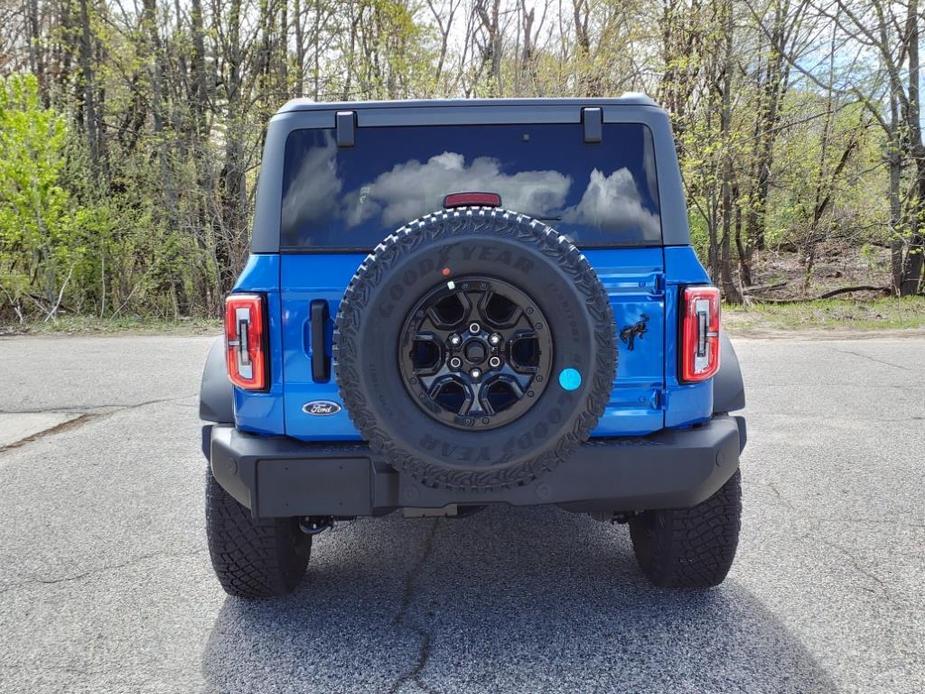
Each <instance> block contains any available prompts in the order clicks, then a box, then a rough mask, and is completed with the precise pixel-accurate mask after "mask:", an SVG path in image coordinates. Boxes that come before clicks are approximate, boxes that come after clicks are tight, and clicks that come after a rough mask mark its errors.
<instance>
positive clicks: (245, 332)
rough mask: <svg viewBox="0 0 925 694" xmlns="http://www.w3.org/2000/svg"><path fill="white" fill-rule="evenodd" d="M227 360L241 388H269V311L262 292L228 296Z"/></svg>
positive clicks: (230, 374)
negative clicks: (267, 337)
mask: <svg viewBox="0 0 925 694" xmlns="http://www.w3.org/2000/svg"><path fill="white" fill-rule="evenodd" d="M225 363H226V364H227V367H228V378H230V379H231V382H232V383H234V384H235V385H236V386H238V387H239V388H245V389H246V390H266V388H267V380H268V379H267V353H266V310H265V305H264V298H263V297H262V296H260V295H258V294H232V295H231V296H229V297H228V298H227V299H225Z"/></svg>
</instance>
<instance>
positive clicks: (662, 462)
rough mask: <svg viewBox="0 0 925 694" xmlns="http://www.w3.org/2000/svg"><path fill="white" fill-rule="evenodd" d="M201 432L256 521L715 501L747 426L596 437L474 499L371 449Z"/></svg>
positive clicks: (717, 421) (218, 468)
mask: <svg viewBox="0 0 925 694" xmlns="http://www.w3.org/2000/svg"><path fill="white" fill-rule="evenodd" d="M203 435H204V437H203V438H204V440H203V443H204V444H205V442H206V436H209V438H210V441H211V446H210V448H211V456H210V459H211V463H212V472H213V474H214V475H215V478H216V479H217V480H218V482H219V484H221V485H222V487H224V488H225V489H226V490H227V491H228V492H229V493H230V494H231V495H232V496H233V497H234V498H235V499H237V500H238V501H239V502H241V503H242V504H244V505H245V506H247V507H248V508H250V509H251V511H252V512H253V514H254V515H255V516H258V517H279V516H325V515H331V516H370V515H379V514H382V513H388V512H389V511H392V510H394V509H397V508H403V507H408V508H442V507H444V506H447V505H449V504H459V505H481V504H489V503H507V504H512V505H515V506H529V505H533V504H558V505H560V506H563V507H565V508H568V509H570V510H576V511H607V512H609V511H614V512H626V511H642V510H646V509H658V508H684V507H690V506H694V505H696V504H698V503H700V502H701V501H703V500H705V499H706V498H708V497H709V496H711V495H712V494H713V493H714V492H716V490H718V489H719V488H720V487H721V486H722V485H723V484H724V483H725V482H726V480H728V479H729V478H730V477H731V476H732V474H733V473H734V472H735V471H736V469H737V468H738V466H739V453H740V452H741V450H742V448H744V446H745V420H744V418H742V417H730V416H726V415H722V416H717V417H714V418H713V419H712V420H711V421H710V422H709V423H707V424H705V425H703V426H700V427H696V428H693V429H686V430H667V429H666V430H663V431H660V432H658V433H656V434H652V435H651V436H645V437H639V438H610V439H593V440H591V441H589V442H588V443H586V444H584V445H583V446H581V448H579V449H578V451H576V452H575V455H574V456H573V457H572V459H571V460H569V461H568V462H567V463H563V464H561V465H559V466H558V467H557V468H556V469H554V470H553V471H552V472H549V473H548V474H546V475H544V476H543V477H542V478H541V479H539V480H537V481H536V482H533V483H531V484H528V485H524V486H522V487H514V488H511V489H497V490H488V491H472V492H460V491H449V490H445V489H431V488H429V487H424V486H422V485H420V484H418V483H417V482H415V481H414V480H413V479H411V478H409V477H407V476H405V475H400V474H399V473H397V472H396V471H395V470H394V469H393V468H392V467H390V466H389V465H387V464H385V463H383V462H381V461H379V460H376V459H375V457H374V456H373V455H372V454H371V452H370V450H369V448H368V447H367V446H366V445H364V444H346V443H345V444H309V443H304V442H302V441H297V440H295V439H290V438H285V437H266V436H253V435H250V434H245V433H243V432H240V431H238V430H237V429H235V428H234V427H230V426H222V425H214V426H208V427H205V429H204V431H203ZM204 447H205V446H204Z"/></svg>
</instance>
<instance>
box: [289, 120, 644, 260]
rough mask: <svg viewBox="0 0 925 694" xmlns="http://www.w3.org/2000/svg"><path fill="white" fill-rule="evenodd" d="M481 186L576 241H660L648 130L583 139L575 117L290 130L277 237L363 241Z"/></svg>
mask: <svg viewBox="0 0 925 694" xmlns="http://www.w3.org/2000/svg"><path fill="white" fill-rule="evenodd" d="M459 192H489V193H498V194H499V195H500V196H501V204H502V206H503V207H505V208H507V209H509V210H514V211H517V212H522V213H524V214H527V215H530V216H531V217H535V218H537V219H541V220H543V221H544V222H546V223H547V224H550V225H551V226H553V227H554V228H555V229H557V230H558V231H559V232H560V233H562V234H564V235H566V236H568V237H569V238H570V239H571V240H572V241H573V242H575V243H576V244H577V245H579V246H582V247H594V246H614V245H651V244H657V243H659V241H660V240H661V221H660V218H659V205H658V187H657V183H656V177H655V158H654V153H653V145H652V134H651V132H650V131H649V129H648V128H647V127H646V126H645V125H642V124H639V123H607V124H605V125H604V131H603V141H602V142H599V143H590V144H589V143H585V142H584V141H583V137H582V128H581V126H580V125H578V124H541V125H486V126H413V127H411V126H409V127H374V128H357V130H356V145H355V146H353V147H342V148H338V147H337V144H336V143H335V141H334V131H333V130H325V129H311V130H296V131H293V132H292V133H291V134H290V135H289V138H288V140H287V141H286V158H285V164H284V170H283V201H282V220H281V222H282V225H281V229H282V231H281V234H282V237H281V239H280V245H281V247H283V248H285V249H300V250H304V249H319V250H335V249H342V250H347V249H349V250H370V249H372V248H374V247H375V246H376V244H377V243H379V242H380V241H381V240H382V239H383V238H384V237H385V236H386V235H387V234H388V233H389V232H391V231H393V230H394V229H396V228H398V227H400V226H401V225H403V224H405V223H407V222H409V221H411V220H413V219H415V218H417V217H420V216H422V215H425V214H427V213H429V212H433V211H434V210H438V209H440V208H441V206H442V205H443V198H444V196H446V195H448V194H449V193H459Z"/></svg>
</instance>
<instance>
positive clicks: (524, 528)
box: [202, 508, 836, 693]
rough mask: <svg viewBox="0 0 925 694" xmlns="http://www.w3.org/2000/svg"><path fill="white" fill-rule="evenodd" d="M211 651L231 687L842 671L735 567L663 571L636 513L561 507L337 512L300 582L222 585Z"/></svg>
mask: <svg viewBox="0 0 925 694" xmlns="http://www.w3.org/2000/svg"><path fill="white" fill-rule="evenodd" d="M734 571H735V569H734ZM202 666H203V674H204V675H205V678H206V680H207V682H208V685H207V691H221V692H226V691H233V692H248V691H260V692H264V691H272V692H276V691H299V692H380V691H381V692H399V691H401V692H415V691H428V692H454V693H455V692H486V691H490V692H499V691H522V692H588V691H595V692H601V691H631V692H642V691H652V692H664V691H672V692H674V691H696V692H706V691H717V692H729V691H764V692H768V691H775V692H777V691H794V692H811V691H820V692H823V691H825V692H829V691H834V690H835V689H836V686H835V685H834V683H833V682H832V681H831V680H830V679H829V678H828V675H827V674H826V673H825V671H824V670H823V669H822V667H821V666H820V665H819V664H817V663H816V662H815V661H814V659H813V657H812V656H811V655H810V653H809V652H808V651H807V650H806V649H805V648H804V647H803V645H802V644H801V643H800V642H799V641H798V639H797V638H796V637H795V636H794V635H793V634H791V633H790V632H789V631H788V630H787V629H786V628H785V627H784V626H783V625H782V624H781V622H780V621H779V620H778V619H777V618H776V617H775V616H774V615H773V614H772V613H771V612H770V611H769V610H768V609H767V608H766V607H764V605H762V603H761V602H760V601H759V600H757V599H756V598H755V597H754V596H753V595H752V594H751V593H750V592H749V591H748V590H746V589H745V588H743V587H742V586H741V585H739V584H737V582H736V579H735V573H734V572H733V574H732V575H731V576H730V578H729V579H728V580H727V581H726V583H725V584H723V586H721V587H720V588H718V589H714V590H711V591H706V592H675V591H668V590H662V589H657V588H654V587H652V586H651V585H649V584H648V583H647V582H646V581H645V580H644V578H643V577H642V576H641V574H640V573H639V570H638V569H637V567H636V564H635V560H634V558H633V555H632V549H631V546H630V542H629V533H628V532H627V530H626V528H625V527H623V526H612V525H610V524H604V523H597V522H595V521H592V520H591V519H589V518H588V517H587V516H577V515H572V514H569V513H566V512H564V511H560V510H556V509H514V508H496V509H488V510H486V511H484V512H482V513H479V514H476V515H473V516H470V517H467V518H460V519H442V520H439V521H435V520H410V519H409V520H406V519H403V518H401V517H398V516H390V517H389V518H386V519H379V520H361V521H357V522H356V523H353V524H350V525H349V526H347V527H346V528H343V529H336V530H334V531H333V532H331V533H330V534H328V535H326V536H324V535H323V536H321V537H319V538H318V539H317V540H316V543H315V547H314V549H313V556H312V561H311V564H310V565H309V574H308V576H307V578H306V579H305V581H304V583H303V584H302V586H301V587H300V588H299V590H297V591H296V592H295V593H294V594H293V595H291V596H289V597H287V598H283V599H278V600H266V601H257V602H245V601H242V600H238V599H234V598H228V599H227V600H226V601H225V603H224V605H223V607H222V609H221V611H220V613H219V615H218V618H217V619H216V622H215V625H214V627H213V629H212V633H211V635H210V637H209V640H208V643H207V644H206V648H205V652H204V654H203V660H202Z"/></svg>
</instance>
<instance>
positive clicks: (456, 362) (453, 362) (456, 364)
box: [450, 357, 462, 369]
mask: <svg viewBox="0 0 925 694" xmlns="http://www.w3.org/2000/svg"><path fill="white" fill-rule="evenodd" d="M460 366H462V359H460V358H459V357H453V358H452V359H450V368H453V369H458V368H459V367H460Z"/></svg>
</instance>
